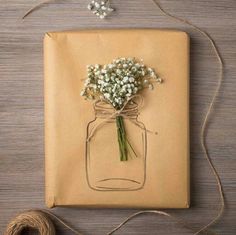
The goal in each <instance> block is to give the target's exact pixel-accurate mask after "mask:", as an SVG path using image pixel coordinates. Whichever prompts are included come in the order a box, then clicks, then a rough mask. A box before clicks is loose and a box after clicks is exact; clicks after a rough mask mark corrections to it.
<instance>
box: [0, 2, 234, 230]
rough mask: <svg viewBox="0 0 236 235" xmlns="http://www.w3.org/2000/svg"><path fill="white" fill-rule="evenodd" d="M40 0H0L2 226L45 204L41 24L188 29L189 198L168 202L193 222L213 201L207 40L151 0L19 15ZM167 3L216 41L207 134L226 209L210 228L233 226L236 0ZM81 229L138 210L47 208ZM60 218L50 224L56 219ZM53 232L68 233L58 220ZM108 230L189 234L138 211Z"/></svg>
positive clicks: (63, 5) (212, 211) (48, 27)
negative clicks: (181, 206) (107, 11)
mask: <svg viewBox="0 0 236 235" xmlns="http://www.w3.org/2000/svg"><path fill="white" fill-rule="evenodd" d="M37 2H38V0H37V1H36V0H0V233H2V232H3V231H4V228H5V226H6V224H7V222H8V221H9V220H10V218H12V216H15V215H16V214H17V213H18V212H20V211H22V210H25V209H29V208H45V205H44V144H43V142H44V141H43V139H44V137H43V136H44V131H43V128H44V127H43V126H44V118H43V113H44V112H43V56H42V50H43V48H42V40H43V36H44V33H45V32H47V31H53V30H65V29H74V30H75V29H81V28H139V27H141V28H145V27H148V28H178V29H182V30H185V31H187V32H188V33H189V34H190V36H191V208H190V209H187V210H168V212H171V213H172V214H173V215H176V216H179V217H180V218H182V219H186V220H187V221H188V222H189V224H190V225H191V226H193V227H194V228H196V229H197V228H199V227H201V226H203V225H205V224H206V223H207V222H209V221H210V220H211V219H212V218H213V217H214V216H215V215H216V214H217V211H218V210H219V194H218V191H217V185H216V182H215V179H214V177H213V175H212V173H211V172H210V168H209V166H208V164H207V161H206V159H205V158H204V155H203V151H202V149H201V147H200V142H199V132H200V126H201V123H202V120H203V117H204V115H205V112H206V110H207V107H208V105H209V102H210V99H211V97H212V94H213V92H214V89H215V88H216V85H217V79H218V77H217V76H218V71H219V69H218V65H217V60H216V58H215V57H214V53H213V50H212V49H211V48H210V45H209V42H207V40H206V39H204V38H203V37H202V36H201V35H200V34H199V33H197V32H195V31H194V30H192V29H191V28H190V27H189V26H186V25H182V24H180V23H176V22H174V21H172V20H170V19H167V18H166V17H165V16H163V14H161V12H160V11H159V10H158V8H157V7H156V6H155V5H154V4H153V2H152V1H151V0H126V1H125V0H113V1H112V2H113V6H114V7H115V8H116V9H117V11H116V12H115V13H114V14H113V16H112V17H109V18H108V19H107V20H104V21H102V20H99V19H97V18H96V17H95V16H94V15H92V14H91V13H90V12H89V11H88V10H87V9H86V6H87V3H88V0H64V1H63V0H58V1H57V3H53V4H48V5H44V6H43V7H42V8H41V9H39V10H37V11H35V12H34V13H33V14H32V15H30V16H29V17H28V18H26V19H25V20H21V16H22V15H23V14H24V13H25V11H26V10H28V9H29V8H30V7H32V6H33V5H34V4H36V3H37ZM161 3H162V6H163V7H164V8H165V9H166V10H168V11H169V12H171V13H173V14H175V15H176V16H180V17H183V18H186V19H188V20H190V21H191V22H193V23H195V24H196V25H198V26H199V27H201V28H202V29H204V30H206V31H207V32H208V33H209V34H210V35H211V36H212V37H213V38H214V39H215V41H216V43H217V44H218V46H219V49H220V52H221V54H222V56H223V58H224V62H225V66H226V69H225V79H224V83H223V86H222V89H221V92H220V94H219V96H218V98H217V102H216V106H215V109H214V115H213V116H212V117H211V119H210V123H209V131H208V135H207V143H208V147H209V151H210V155H211V157H212V160H213V162H214V164H215V166H216V168H217V170H218V172H219V174H220V176H221V179H222V183H223V187H224V192H225V197H226V209H225V213H224V216H223V218H222V220H221V222H220V223H218V224H217V225H215V226H213V227H212V229H213V230H215V231H216V232H218V234H223V235H234V234H236V161H235V154H236V144H235V140H236V131H235V130H236V102H235V98H236V97H235V95H236V93H235V88H236V71H235V68H236V1H235V0H199V1H195V0H178V1H177V0H163V1H161ZM52 211H53V212H55V213H56V214H57V215H59V216H61V217H62V218H64V219H66V220H67V221H69V223H70V224H71V225H73V226H74V227H75V228H77V229H79V230H80V231H81V232H83V233H84V234H85V235H86V234H88V235H90V234H91V235H92V234H96V235H104V234H106V233H107V232H108V231H109V230H111V229H112V228H114V226H115V225H117V224H119V223H120V222H121V221H122V219H124V218H125V217H126V216H128V215H130V214H131V213H133V212H135V211H136V210H118V209H110V210H109V209H106V210H105V209H100V210H95V209H79V208H56V209H53V210H52ZM57 225H58V224H57ZM58 234H66V235H67V234H68V235H69V234H71V232H69V231H68V230H66V229H65V228H63V227H62V226H61V225H58ZM116 234H135V235H137V234H145V235H146V234H147V235H152V234H158V235H159V234H160V235H163V234H179V235H180V234H181V235H183V234H192V233H190V232H189V231H188V230H186V229H184V228H181V227H180V226H179V225H177V224H176V223H175V222H173V221H171V220H170V219H166V218H162V217H160V216H155V215H146V216H141V217H138V218H136V219H135V220H133V221H131V222H130V223H128V224H127V225H126V226H125V227H124V228H122V229H121V230H120V231H118V232H117V233H116Z"/></svg>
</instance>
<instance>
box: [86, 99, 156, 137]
mask: <svg viewBox="0 0 236 235" xmlns="http://www.w3.org/2000/svg"><path fill="white" fill-rule="evenodd" d="M135 98H139V99H140V102H138V103H136V102H135V104H137V105H135V106H133V107H129V108H127V106H128V105H129V104H130V102H131V101H133V102H134V99H135ZM101 101H102V102H105V103H107V104H110V103H109V102H107V101H106V100H104V99H100V100H97V101H96V102H95V103H94V110H95V116H96V118H97V117H103V118H104V120H102V122H100V123H98V124H97V125H95V126H94V127H93V129H92V130H91V132H90V133H89V135H88V137H87V142H89V141H90V140H91V138H92V137H93V136H94V134H95V132H96V131H97V130H98V129H99V128H101V127H102V126H103V125H104V124H106V123H108V122H109V121H110V120H113V119H114V118H116V117H118V116H121V117H123V118H125V119H127V120H129V121H130V122H132V123H133V124H134V125H136V126H137V127H139V128H140V129H142V130H144V131H145V132H148V133H151V134H155V135H157V134H158V133H157V132H155V131H151V130H148V129H146V127H145V126H144V125H141V124H140V123H139V122H137V117H138V114H139V112H138V111H139V109H141V108H142V107H143V104H144V99H143V97H142V96H141V95H133V96H131V97H130V98H129V99H128V100H127V101H126V102H125V103H124V105H123V106H122V108H121V109H119V110H117V109H115V108H114V107H113V106H112V105H111V106H110V107H112V108H109V109H108V108H104V107H102V106H98V103H99V102H101ZM108 110H109V111H108ZM110 110H112V111H111V112H110Z"/></svg>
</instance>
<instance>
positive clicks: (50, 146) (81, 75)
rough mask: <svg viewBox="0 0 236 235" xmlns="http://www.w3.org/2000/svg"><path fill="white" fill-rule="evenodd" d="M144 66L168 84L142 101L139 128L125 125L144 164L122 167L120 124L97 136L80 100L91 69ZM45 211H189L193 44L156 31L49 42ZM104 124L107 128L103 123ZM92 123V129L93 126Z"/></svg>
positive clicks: (58, 35) (73, 35) (54, 36)
mask: <svg viewBox="0 0 236 235" xmlns="http://www.w3.org/2000/svg"><path fill="white" fill-rule="evenodd" d="M118 57H135V58H137V59H143V61H144V64H145V65H147V66H148V67H152V68H154V69H155V70H156V72H157V73H158V74H159V76H160V77H161V78H162V79H163V80H164V82H163V84H161V85H156V84H155V85H154V89H153V90H146V91H145V92H143V93H142V96H143V98H144V106H143V107H142V108H140V110H139V113H140V114H139V116H138V121H139V122H140V123H142V125H144V126H145V128H147V129H149V130H152V131H157V132H158V135H154V134H150V133H146V132H145V131H144V130H143V129H142V128H138V127H137V126H136V125H133V124H132V122H131V121H129V120H125V125H126V128H127V135H128V137H129V141H130V142H132V145H133V147H134V149H135V150H136V151H137V155H138V156H137V157H134V156H133V157H130V159H129V160H128V161H127V162H121V161H120V158H119V149H118V147H117V146H118V145H117V133H116V126H115V123H114V122H113V121H112V120H110V121H109V122H108V123H106V124H105V125H104V126H102V127H101V128H98V129H97V130H96V133H95V134H94V136H93V138H92V139H91V140H90V142H89V143H88V142H87V143H86V138H87V134H88V132H89V131H90V129H92V128H93V127H94V126H93V125H94V123H95V122H99V120H98V119H96V120H95V114H94V108H93V102H91V101H88V100H85V99H84V98H83V97H81V96H80V92H81V90H82V88H83V85H84V79H85V78H86V75H87V70H86V66H87V65H90V64H107V63H110V62H112V60H113V59H115V58H118ZM44 59H45V158H46V162H45V163H46V204H47V206H48V207H54V206H83V207H100V208H104V207H113V208H188V207H189V37H188V35H187V34H186V33H185V32H181V31H172V30H156V29H151V30H150V29H137V30H121V29H119V30H83V31H75V32H52V33H47V34H46V35H45V40H44ZM100 121H101V120H100ZM89 123H90V125H88V124H89Z"/></svg>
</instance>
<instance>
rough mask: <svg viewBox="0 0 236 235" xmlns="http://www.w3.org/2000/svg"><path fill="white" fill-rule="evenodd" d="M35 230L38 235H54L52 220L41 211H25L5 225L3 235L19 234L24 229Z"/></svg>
mask: <svg viewBox="0 0 236 235" xmlns="http://www.w3.org/2000/svg"><path fill="white" fill-rule="evenodd" d="M26 229H27V230H28V229H29V230H34V231H37V232H38V233H39V234H40V235H55V234H56V230H55V227H54V224H53V222H52V221H51V220H50V218H49V217H48V216H47V214H46V213H44V212H42V211H27V212H24V213H22V214H20V215H18V216H17V217H16V218H14V219H13V220H12V221H11V222H10V223H9V224H8V226H7V228H6V231H5V233H4V235H20V234H23V232H24V231H25V230H26Z"/></svg>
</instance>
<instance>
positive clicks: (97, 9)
mask: <svg viewBox="0 0 236 235" xmlns="http://www.w3.org/2000/svg"><path fill="white" fill-rule="evenodd" d="M88 9H89V10H90V11H92V12H93V14H95V15H96V16H98V17H99V18H100V19H104V18H105V17H106V16H107V15H108V14H109V13H110V12H112V11H114V9H113V8H111V7H110V6H109V1H108V0H106V1H92V2H91V3H90V4H89V5H88Z"/></svg>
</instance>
